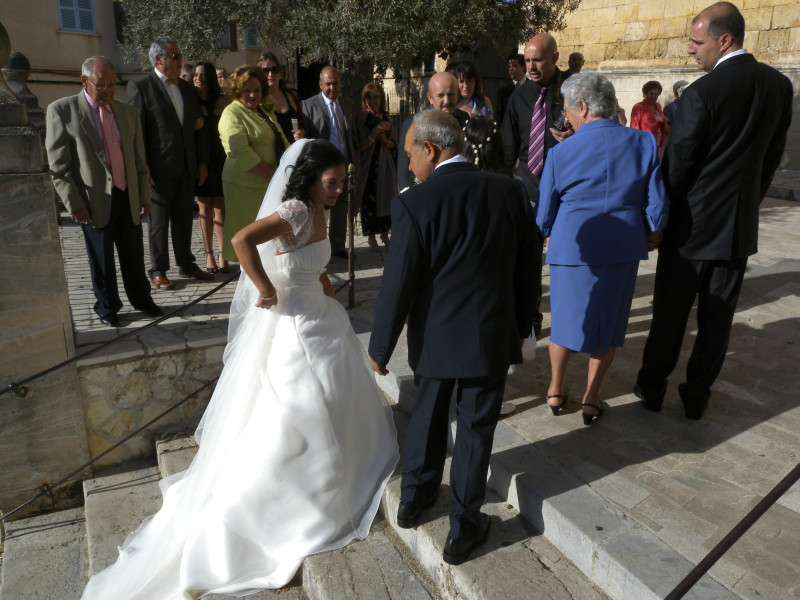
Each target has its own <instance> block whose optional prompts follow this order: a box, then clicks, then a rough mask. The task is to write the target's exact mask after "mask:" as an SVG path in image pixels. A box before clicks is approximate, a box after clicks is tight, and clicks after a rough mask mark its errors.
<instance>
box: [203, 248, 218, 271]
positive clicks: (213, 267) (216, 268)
mask: <svg viewBox="0 0 800 600" xmlns="http://www.w3.org/2000/svg"><path fill="white" fill-rule="evenodd" d="M203 252H204V253H205V255H206V271H208V272H209V273H217V272H218V271H219V268H218V267H217V263H214V251H213V250H204V251H203ZM209 254H210V255H211V262H212V263H214V266H211V267H209V266H208V255H209Z"/></svg>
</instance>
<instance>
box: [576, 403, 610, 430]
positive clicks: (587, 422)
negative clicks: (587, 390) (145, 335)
mask: <svg viewBox="0 0 800 600" xmlns="http://www.w3.org/2000/svg"><path fill="white" fill-rule="evenodd" d="M584 406H588V407H590V408H593V409H595V410H596V411H597V414H596V415H587V414H586V413H582V414H583V424H584V425H591V424H592V421H593V420H594V419H599V418H600V415H602V414H603V413H604V412H605V409H604V408H603V407H602V406H600V405H599V404H590V403H589V402H584V403H583V404H581V411H583V407H584Z"/></svg>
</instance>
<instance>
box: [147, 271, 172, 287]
mask: <svg viewBox="0 0 800 600" xmlns="http://www.w3.org/2000/svg"><path fill="white" fill-rule="evenodd" d="M150 281H152V282H153V286H154V287H155V288H156V289H157V290H171V289H172V282H171V281H170V280H169V279H167V276H166V275H156V276H155V277H153V278H152V279H151V280H150Z"/></svg>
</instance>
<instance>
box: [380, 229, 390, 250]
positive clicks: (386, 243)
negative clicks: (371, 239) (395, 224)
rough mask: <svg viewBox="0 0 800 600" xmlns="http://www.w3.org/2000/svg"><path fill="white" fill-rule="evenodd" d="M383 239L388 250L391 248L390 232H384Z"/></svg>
mask: <svg viewBox="0 0 800 600" xmlns="http://www.w3.org/2000/svg"><path fill="white" fill-rule="evenodd" d="M381 241H382V242H383V245H384V246H386V249H387V250H388V249H389V234H388V233H382V234H381Z"/></svg>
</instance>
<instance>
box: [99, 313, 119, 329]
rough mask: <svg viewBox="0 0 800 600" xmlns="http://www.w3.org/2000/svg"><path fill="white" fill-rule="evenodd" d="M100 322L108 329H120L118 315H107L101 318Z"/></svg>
mask: <svg viewBox="0 0 800 600" xmlns="http://www.w3.org/2000/svg"><path fill="white" fill-rule="evenodd" d="M100 322H101V323H102V324H103V325H107V326H108V327H119V318H118V317H117V315H106V316H105V317H100Z"/></svg>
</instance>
